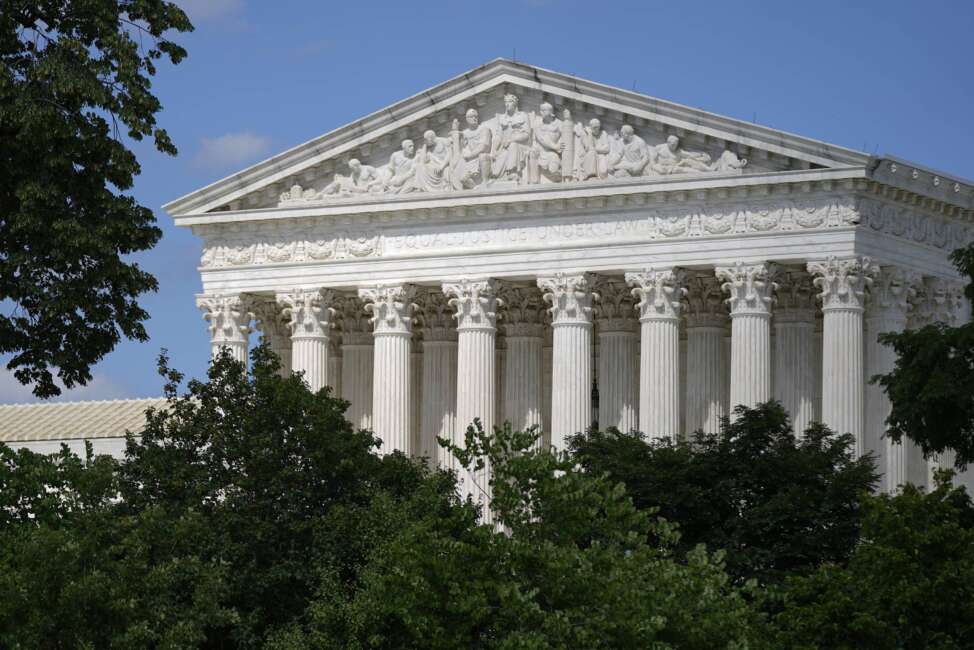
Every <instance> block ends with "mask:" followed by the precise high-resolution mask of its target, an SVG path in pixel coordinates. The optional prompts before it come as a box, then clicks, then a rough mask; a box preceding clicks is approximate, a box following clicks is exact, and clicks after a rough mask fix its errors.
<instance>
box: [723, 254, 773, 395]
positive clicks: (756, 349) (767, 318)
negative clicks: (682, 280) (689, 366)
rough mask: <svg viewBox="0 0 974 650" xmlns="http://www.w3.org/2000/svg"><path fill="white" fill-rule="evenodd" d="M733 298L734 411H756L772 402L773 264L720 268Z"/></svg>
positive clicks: (732, 391)
mask: <svg viewBox="0 0 974 650" xmlns="http://www.w3.org/2000/svg"><path fill="white" fill-rule="evenodd" d="M716 273H717V277H718V278H719V279H721V280H724V281H725V282H724V283H723V285H722V288H723V290H724V292H725V293H728V294H729V295H730V298H729V299H728V305H729V306H730V317H731V361H730V365H731V372H730V405H729V407H730V409H731V412H732V414H733V409H735V408H736V407H737V406H739V405H742V404H743V405H744V406H749V407H753V406H755V405H756V404H759V403H761V402H766V401H768V400H769V399H770V398H771V304H772V302H773V293H774V289H775V283H774V282H773V281H772V277H773V275H774V274H775V268H774V266H773V265H771V264H751V265H747V264H743V263H741V262H738V263H737V264H735V265H733V266H725V267H717V270H716Z"/></svg>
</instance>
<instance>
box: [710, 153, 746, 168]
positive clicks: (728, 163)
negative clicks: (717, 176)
mask: <svg viewBox="0 0 974 650" xmlns="http://www.w3.org/2000/svg"><path fill="white" fill-rule="evenodd" d="M746 166H747V158H738V157H737V154H735V153H734V152H733V151H731V150H730V149H725V150H724V153H722V154H720V157H719V158H718V159H717V160H715V161H714V164H713V165H711V166H710V169H711V171H715V172H725V173H734V172H737V173H738V174H740V173H742V172H743V170H744V168H745V167H746Z"/></svg>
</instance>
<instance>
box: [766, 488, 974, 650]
mask: <svg viewBox="0 0 974 650" xmlns="http://www.w3.org/2000/svg"><path fill="white" fill-rule="evenodd" d="M942 478H946V477H942ZM972 585H974V507H972V505H971V499H970V497H969V496H968V495H967V493H966V492H965V491H964V490H963V489H962V488H956V489H955V488H951V487H950V486H949V485H948V484H946V483H945V482H943V481H942V482H941V485H940V486H939V487H938V488H937V489H935V490H934V491H932V492H930V493H929V494H925V493H924V492H923V490H922V489H920V488H917V487H915V486H913V485H907V486H905V487H904V488H903V492H902V494H900V495H897V496H889V495H882V496H867V497H865V498H864V520H863V527H862V542H861V543H860V544H859V546H858V547H857V548H856V551H855V553H854V554H853V555H852V558H851V559H850V560H849V562H848V564H847V565H846V566H839V565H835V564H827V565H825V566H822V567H821V568H819V569H818V570H817V571H815V572H814V573H812V574H811V575H808V576H803V577H793V578H789V579H788V580H787V581H786V582H785V584H784V585H783V586H782V588H781V589H779V590H774V591H772V592H771V593H770V594H769V595H768V597H767V602H766V604H765V607H766V608H767V609H769V610H772V611H775V614H774V617H773V621H772V622H773V627H774V628H775V629H776V630H777V637H776V639H775V640H774V643H773V644H772V645H773V646H774V647H781V648H850V649H851V648H857V649H872V648H875V649H876V650H880V649H884V650H885V648H908V649H909V648H968V647H970V644H971V638H972V635H974V586H972Z"/></svg>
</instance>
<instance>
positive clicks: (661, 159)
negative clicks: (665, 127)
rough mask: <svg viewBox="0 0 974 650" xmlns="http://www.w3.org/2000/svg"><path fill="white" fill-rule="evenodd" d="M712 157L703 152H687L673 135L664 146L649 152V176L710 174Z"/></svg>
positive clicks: (647, 170)
mask: <svg viewBox="0 0 974 650" xmlns="http://www.w3.org/2000/svg"><path fill="white" fill-rule="evenodd" d="M709 171H711V168H710V156H709V155H708V154H705V153H702V152H695V151H687V150H686V149H683V148H682V147H680V138H678V137H676V136H675V135H671V136H669V137H668V138H666V142H664V143H663V144H659V145H656V146H655V147H651V148H650V150H649V165H648V166H647V167H646V172H647V175H650V174H660V175H663V176H667V175H669V174H683V173H687V172H709Z"/></svg>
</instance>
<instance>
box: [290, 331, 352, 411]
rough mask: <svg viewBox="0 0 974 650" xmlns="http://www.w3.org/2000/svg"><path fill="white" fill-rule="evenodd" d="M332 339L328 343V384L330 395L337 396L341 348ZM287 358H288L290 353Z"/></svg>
mask: <svg viewBox="0 0 974 650" xmlns="http://www.w3.org/2000/svg"><path fill="white" fill-rule="evenodd" d="M334 339H335V337H334V336H332V340H331V342H330V343H329V345H328V348H329V349H328V385H330V386H331V387H332V395H334V396H336V397H337V396H338V395H341V394H342V348H341V342H340V341H339V342H338V343H337V344H336V342H335V340H334ZM288 359H289V360H290V353H289V354H288ZM289 363H290V361H289Z"/></svg>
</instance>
